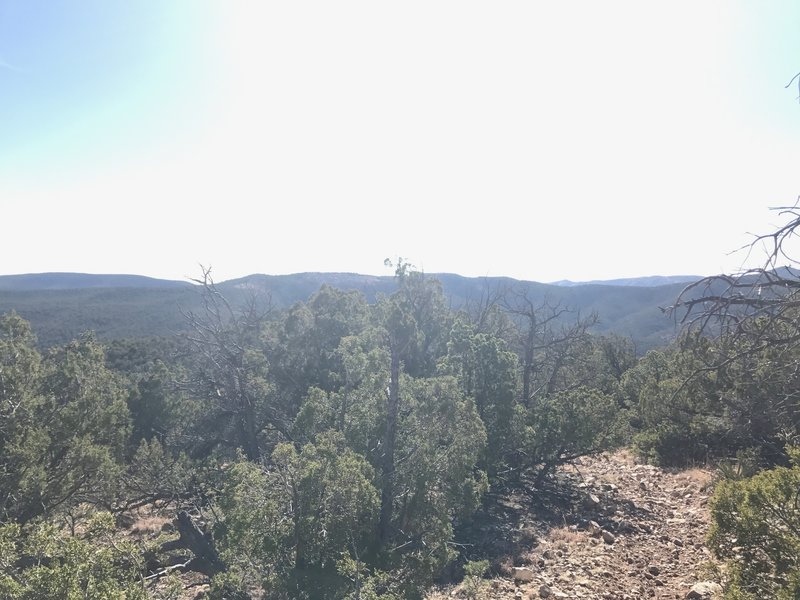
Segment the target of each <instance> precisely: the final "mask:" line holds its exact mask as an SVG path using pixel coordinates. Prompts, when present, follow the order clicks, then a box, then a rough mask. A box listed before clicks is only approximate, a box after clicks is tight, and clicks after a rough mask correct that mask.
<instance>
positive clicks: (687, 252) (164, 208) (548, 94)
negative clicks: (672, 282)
mask: <svg viewBox="0 0 800 600" xmlns="http://www.w3.org/2000/svg"><path fill="white" fill-rule="evenodd" d="M798 71H800V3H799V2H797V1H796V0H747V1H745V0H702V1H700V0H673V1H670V2H664V1H662V2H656V1H653V2H642V1H641V0H605V1H603V2H596V1H594V0H563V1H561V2H550V1H548V2H544V1H538V0H526V1H514V0H508V1H503V2H489V1H482V2H476V1H471V0H454V1H439V0H425V1H416V0H406V1H404V2H376V1H374V0H369V1H360V2H354V1H349V0H341V1H337V2H330V1H318V2H317V1H311V0H309V1H302V0H300V1H295V2H288V1H274V2H272V1H269V2H249V1H244V0H225V2H223V1H222V0H219V1H217V2H212V1H210V0H164V1H159V2H156V1H155V0H153V1H151V0H142V1H141V2H130V1H128V0H0V226H2V233H0V274H12V273H32V272H50V271H71V272H90V273H135V274H142V275H149V276H153V277H163V278H169V279H186V278H189V277H196V276H198V275H199V274H200V266H199V265H204V266H207V267H211V269H212V274H213V275H214V277H215V278H216V279H217V280H218V281H221V280H225V279H230V278H234V277H240V276H244V275H247V274H251V273H269V274H282V273H294V272H304V271H346V272H359V273H366V274H378V275H388V274H391V270H390V269H387V268H386V267H385V266H384V259H385V258H387V257H393V258H396V257H398V256H400V257H404V258H405V259H407V260H409V261H410V262H411V263H413V264H414V265H416V266H417V267H418V268H421V269H423V270H425V271H426V272H429V273H436V272H454V273H460V274H462V275H468V276H485V275H490V276H510V277H515V278H519V279H528V280H536V281H554V280H560V279H571V280H573V281H586V280H594V279H612V278H620V277H636V276H645V275H655V274H660V275H689V274H691V275H706V274H715V273H719V272H731V271H736V270H738V269H740V268H742V267H743V266H748V264H752V263H753V261H755V262H757V261H759V260H760V259H761V255H760V253H758V252H756V253H755V254H754V255H753V256H751V257H750V258H749V259H747V257H746V254H745V253H742V252H738V253H737V252H732V251H734V250H735V249H737V248H739V247H741V246H743V245H745V244H747V243H748V242H750V241H751V240H752V239H753V238H752V236H753V235H754V234H761V233H768V232H770V231H772V230H773V228H775V227H776V226H777V225H779V224H780V223H782V222H783V221H782V219H781V217H780V215H779V214H778V213H777V212H776V211H772V210H770V207H776V206H790V205H793V204H794V203H795V202H796V200H797V198H798V195H800V168H798V167H800V102H798V96H799V95H800V88H798V87H797V82H796V81H795V83H794V84H793V85H792V86H790V87H789V88H788V89H787V88H786V87H785V86H786V85H787V84H788V83H789V81H790V80H791V79H792V77H793V76H794V75H795V74H796V73H797V72H798ZM747 260H750V261H751V263H747V262H746V261H747Z"/></svg>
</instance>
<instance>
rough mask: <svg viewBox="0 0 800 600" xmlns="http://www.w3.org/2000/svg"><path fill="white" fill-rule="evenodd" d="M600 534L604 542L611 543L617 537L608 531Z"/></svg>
mask: <svg viewBox="0 0 800 600" xmlns="http://www.w3.org/2000/svg"><path fill="white" fill-rule="evenodd" d="M602 535H603V541H604V542H605V543H606V544H613V543H614V542H616V541H617V538H616V537H615V536H614V534H613V533H611V532H610V531H603V533H602Z"/></svg>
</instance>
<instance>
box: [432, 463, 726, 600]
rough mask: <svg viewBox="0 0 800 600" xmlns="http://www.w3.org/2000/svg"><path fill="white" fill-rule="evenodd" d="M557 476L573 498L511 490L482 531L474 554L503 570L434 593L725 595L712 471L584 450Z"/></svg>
mask: <svg viewBox="0 0 800 600" xmlns="http://www.w3.org/2000/svg"><path fill="white" fill-rule="evenodd" d="M558 477H559V478H560V479H561V481H560V483H561V484H562V486H561V487H564V488H567V489H568V490H570V492H569V493H568V494H567V495H566V500H565V501H563V499H562V502H561V503H557V502H550V503H549V504H548V503H540V504H539V505H537V497H536V496H534V495H531V497H524V498H519V497H517V498H513V499H511V498H505V499H503V500H502V501H501V502H499V503H496V504H497V506H498V509H496V512H495V514H491V515H487V519H486V520H485V522H484V523H483V525H482V526H481V527H479V528H478V531H476V535H475V539H476V540H480V542H476V543H475V545H474V554H475V559H478V558H489V559H491V562H492V567H493V569H492V570H493V572H494V573H499V575H496V576H494V577H493V578H492V579H490V580H484V581H482V582H480V583H479V585H478V587H479V592H477V593H475V592H474V588H473V590H472V591H471V590H470V588H469V585H468V583H467V582H464V583H462V584H460V585H459V586H456V587H454V588H449V589H444V590H440V591H439V592H437V593H435V594H433V595H431V596H430V597H429V600H439V599H443V598H447V597H449V598H453V597H456V598H457V597H461V598H465V597H472V598H479V599H498V600H506V599H511V598H587V599H592V598H597V599H603V600H636V599H639V598H715V597H718V596H719V595H720V593H721V588H720V586H719V584H718V583H716V582H714V581H712V580H710V579H711V577H712V576H711V575H710V574H711V573H713V572H714V569H713V565H714V563H713V560H712V557H711V553H710V552H709V550H708V549H707V548H706V547H705V537H706V534H707V532H708V527H709V520H710V519H709V509H708V500H709V497H710V495H711V489H710V488H711V479H712V475H711V473H710V472H708V471H704V470H700V469H692V470H688V471H683V472H676V473H672V472H668V471H665V470H662V469H660V468H658V467H653V466H650V465H641V464H637V463H636V462H635V461H633V460H632V458H631V457H630V455H628V454H627V453H624V452H623V453H616V454H613V455H602V456H599V457H594V458H584V459H582V460H581V461H580V462H579V464H577V465H576V466H575V467H570V468H568V469H564V470H562V472H560V473H559V474H558ZM538 496H541V494H539V495H538ZM500 524H503V526H504V527H506V529H505V531H503V530H502V528H500ZM509 524H510V525H509ZM470 594H472V595H470Z"/></svg>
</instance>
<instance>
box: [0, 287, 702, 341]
mask: <svg viewBox="0 0 800 600" xmlns="http://www.w3.org/2000/svg"><path fill="white" fill-rule="evenodd" d="M429 276H430V277H435V278H437V279H439V281H441V283H442V287H443V289H444V292H445V294H446V295H447V296H448V298H449V301H450V304H451V306H452V307H454V308H459V307H461V306H463V305H464V304H465V303H467V302H470V301H477V300H479V299H480V298H481V297H482V296H483V295H484V294H486V293H487V292H494V291H498V290H505V289H514V290H517V291H522V290H524V291H525V293H527V294H528V295H529V297H530V298H531V299H532V300H533V301H535V302H542V301H544V300H545V299H547V300H548V301H549V302H551V303H553V302H561V303H562V305H564V306H568V307H571V308H572V309H574V310H575V311H577V312H580V314H583V315H586V314H589V313H590V312H597V314H598V316H599V318H600V322H599V323H598V325H597V326H596V327H595V330H596V331H597V332H601V333H604V332H615V333H619V334H621V335H628V336H630V337H631V338H633V340H634V342H635V343H636V344H637V348H638V349H639V351H640V352H643V351H645V350H647V349H649V348H652V347H656V346H660V345H663V344H666V343H668V342H669V341H670V340H671V339H673V338H674V336H675V334H676V331H677V327H676V324H675V323H674V322H673V320H671V319H669V318H667V317H665V316H664V315H663V313H662V312H661V311H660V310H659V307H661V306H668V305H670V304H671V303H672V302H673V301H674V300H675V298H676V297H677V295H678V294H679V293H680V291H681V290H682V289H683V288H684V287H685V285H686V284H687V283H689V282H691V281H694V280H697V279H699V278H700V277H689V276H686V277H660V276H655V277H641V278H635V279H623V280H611V281H592V282H584V283H572V282H564V281H562V282H557V283H553V284H546V283H538V282H533V281H519V280H515V279H511V278H507V277H462V276H460V275H454V274H451V273H438V274H430V275H429ZM324 284H327V285H330V286H332V287H337V288H341V289H348V290H358V291H360V292H362V293H363V294H364V296H365V297H366V299H367V300H368V301H370V302H372V301H374V300H375V298H376V297H377V296H378V295H379V294H390V293H391V292H392V291H393V290H394V289H395V286H396V283H395V279H394V277H391V276H383V277H381V276H373V275H359V274H356V273H296V274H292V275H249V276H247V277H243V278H240V279H232V280H229V281H224V282H220V283H218V284H217V287H218V289H219V290H220V291H221V292H222V293H224V294H225V295H226V297H228V298H229V300H230V301H231V302H232V303H233V304H237V303H240V302H243V301H244V300H245V299H246V298H248V297H251V296H252V295H253V294H254V293H255V294H256V295H260V296H262V297H266V296H269V297H270V298H271V301H272V303H273V305H274V306H276V307H278V308H283V307H287V306H290V305H291V304H293V303H294V302H297V301H305V300H307V299H308V298H309V297H310V296H311V295H312V294H313V293H314V292H316V291H317V290H318V289H319V288H320V286H322V285H324ZM199 306H200V296H199V294H198V289H197V286H196V285H195V284H193V283H190V282H182V281H172V280H163V279H154V278H150V277H142V276H139V275H92V274H86V273H39V274H25V275H4V276H0V313H5V312H8V311H9V310H15V311H17V312H18V313H19V314H20V315H22V316H23V317H24V318H26V319H28V320H29V321H30V322H31V324H32V326H33V328H34V331H35V332H36V334H37V336H38V338H39V342H40V344H41V345H42V346H45V347H46V346H51V345H55V344H60V343H64V342H66V341H68V340H70V339H72V338H74V337H75V336H77V335H79V334H80V333H81V332H83V331H86V330H90V329H91V330H94V331H95V332H96V333H97V335H98V336H99V337H100V338H101V339H113V338H120V337H148V336H158V335H172V334H175V333H180V332H182V331H184V330H185V328H186V319H185V317H184V314H183V313H184V312H186V311H191V310H197V309H198V308H199Z"/></svg>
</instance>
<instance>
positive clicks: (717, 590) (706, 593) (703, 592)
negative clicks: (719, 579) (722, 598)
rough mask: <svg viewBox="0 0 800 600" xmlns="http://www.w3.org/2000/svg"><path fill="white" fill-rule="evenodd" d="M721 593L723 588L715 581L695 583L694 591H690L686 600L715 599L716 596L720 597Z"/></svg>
mask: <svg viewBox="0 0 800 600" xmlns="http://www.w3.org/2000/svg"><path fill="white" fill-rule="evenodd" d="M721 593H722V586H721V585H720V584H718V583H715V582H713V581H701V582H700V583H695V584H694V585H693V586H692V589H690V590H689V593H688V594H686V598H687V600H690V599H696V600H703V599H708V598H713V597H714V596H715V595H719V594H721Z"/></svg>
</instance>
